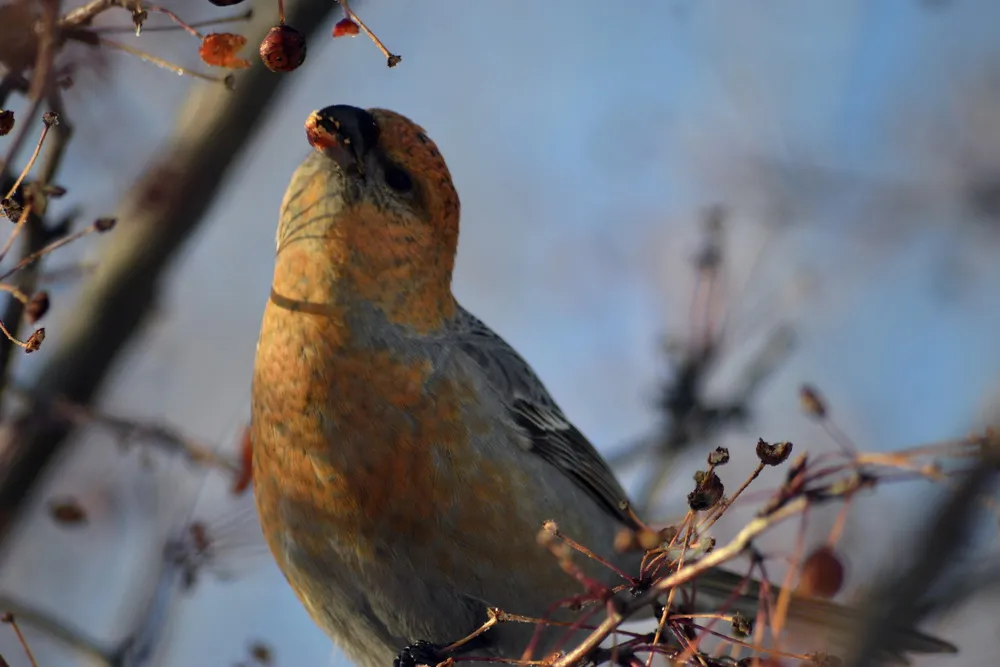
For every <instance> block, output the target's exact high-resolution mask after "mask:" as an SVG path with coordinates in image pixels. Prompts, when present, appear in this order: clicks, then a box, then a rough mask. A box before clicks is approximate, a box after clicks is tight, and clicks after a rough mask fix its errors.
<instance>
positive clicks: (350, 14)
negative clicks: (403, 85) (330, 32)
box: [339, 0, 403, 67]
mask: <svg viewBox="0 0 1000 667" xmlns="http://www.w3.org/2000/svg"><path fill="white" fill-rule="evenodd" d="M339 2H340V6H341V7H342V8H343V10H344V14H346V15H347V18H349V19H351V20H352V21H354V22H355V23H357V24H358V27H360V28H361V29H362V30H364V32H365V34H366V35H368V39H370V40H372V42H373V43H374V44H375V46H377V47H378V50H379V51H381V52H382V55H383V56H385V61H386V64H387V65H389V67H395V66H396V65H398V64H399V63H400V62H401V61H402V60H403V56H400V55H397V54H395V53H392V52H391V51H389V49H387V48H386V46H385V44H383V43H382V40H380V39H379V38H378V37H377V36H376V35H375V33H373V32H372V31H371V30H369V29H368V26H366V25H365V22H364V21H362V20H361V17H360V16H358V15H357V14H355V13H354V10H353V9H351V5H350V3H349V2H348V0H339Z"/></svg>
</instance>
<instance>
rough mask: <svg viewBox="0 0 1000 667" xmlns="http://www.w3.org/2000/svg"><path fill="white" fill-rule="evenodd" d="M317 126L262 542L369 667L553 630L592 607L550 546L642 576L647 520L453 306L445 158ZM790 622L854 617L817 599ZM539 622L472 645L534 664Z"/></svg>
mask: <svg viewBox="0 0 1000 667" xmlns="http://www.w3.org/2000/svg"><path fill="white" fill-rule="evenodd" d="M307 129H308V130H309V134H310V139H311V142H312V143H313V145H314V146H315V147H316V149H317V150H315V151H313V152H312V153H311V154H310V155H309V157H307V158H306V159H305V161H304V162H303V163H302V164H301V166H300V167H299V168H298V170H297V171H296V172H295V175H294V176H293V177H292V181H291V184H290V186H289V188H288V191H287V193H286V194H285V198H284V201H283V203H282V207H281V219H280V223H279V226H278V232H277V259H276V266H275V270H274V281H273V285H272V289H271V295H270V299H269V302H268V303H267V306H266V309H265V312H264V317H263V324H262V329H261V333H260V340H259V343H258V347H257V357H256V364H255V369H254V379H253V406H252V438H253V469H254V484H255V493H256V498H257V506H258V510H259V514H260V520H261V524H262V526H263V530H264V534H265V536H266V538H267V542H268V544H269V546H270V549H271V551H272V553H273V554H274V557H275V559H276V560H277V562H278V565H279V566H280V568H281V569H282V571H283V572H284V573H285V576H286V577H287V579H288V581H289V583H290V584H291V585H292V587H293V588H294V590H295V592H296V594H297V595H298V596H299V599H300V600H301V601H302V604H303V605H305V607H306V609H307V610H308V611H309V613H310V615H311V616H312V618H313V619H314V620H315V621H316V623H317V624H319V626H320V627H321V628H323V629H324V630H325V631H326V632H327V633H328V634H329V635H330V636H331V637H332V638H333V639H334V640H335V641H336V642H337V643H338V644H339V645H340V646H341V647H342V648H343V650H344V651H345V652H346V653H347V654H348V656H349V657H350V658H351V659H353V660H354V661H355V662H356V663H357V664H359V665H361V666H362V667H376V666H377V667H389V665H390V664H391V663H392V662H393V659H394V658H397V657H398V659H400V660H401V662H410V663H411V664H412V663H413V662H425V661H428V660H430V661H432V662H433V661H436V659H437V658H440V657H441V656H440V654H437V655H435V653H436V650H435V649H436V647H440V646H442V645H445V644H448V643H451V642H453V641H455V640H457V639H460V638H462V637H464V636H465V635H466V634H467V633H469V632H471V631H472V630H474V629H476V628H477V627H478V626H479V625H481V624H482V623H483V622H484V621H485V620H486V617H487V615H486V609H487V607H499V608H500V609H503V610H505V611H508V612H512V613H519V614H528V615H535V616H541V615H543V614H544V613H545V612H546V610H547V609H548V608H549V607H550V605H551V604H552V603H553V602H556V601H558V600H560V599H564V598H567V597H570V596H572V595H574V594H577V593H580V592H581V589H580V586H579V584H578V583H577V582H576V581H574V580H573V579H572V578H570V577H569V576H567V575H566V574H565V573H564V572H563V571H561V570H560V568H559V565H558V563H557V560H556V559H555V558H554V557H553V556H552V555H551V554H550V553H548V552H547V551H546V550H545V549H544V548H543V547H541V546H539V544H538V542H537V537H536V536H537V534H538V531H539V528H540V527H541V525H542V523H543V521H545V520H548V519H552V520H554V521H555V522H556V523H557V524H558V526H559V527H560V529H561V530H562V531H563V532H564V533H565V534H567V535H569V536H572V537H573V538H574V539H576V540H578V541H579V542H582V543H583V544H585V545H587V546H589V547H590V548H592V549H593V550H594V551H595V552H597V553H599V554H601V555H602V556H604V557H606V558H608V559H609V560H611V561H613V562H615V563H616V564H617V565H619V566H620V567H621V568H622V569H624V570H625V571H627V572H630V573H637V572H638V568H637V567H636V566H637V564H638V556H636V555H634V554H630V555H622V554H617V553H615V551H614V549H613V548H612V544H613V541H614V536H615V534H616V533H617V532H618V531H619V530H620V529H621V528H622V527H623V526H628V525H630V523H631V520H630V519H629V515H628V514H627V513H626V511H625V510H624V509H623V504H622V503H623V501H625V500H626V494H625V492H624V491H623V490H622V487H621V486H620V485H619V483H618V481H617V480H616V479H615V476H614V474H613V473H612V471H611V470H610V468H609V467H608V465H607V464H606V463H605V462H604V461H603V460H602V459H601V457H600V455H599V454H598V453H597V451H596V450H595V449H594V447H593V446H592V445H591V444H590V443H589V442H588V441H587V439H586V438H585V437H584V436H583V434H581V433H580V431H578V430H577V429H576V428H575V427H574V426H573V425H572V424H571V423H570V422H569V421H568V420H567V419H566V417H565V416H564V415H563V413H562V411H561V410H560V409H559V407H558V406H557V405H556V403H555V402H554V401H553V400H552V398H551V397H550V396H549V394H548V392H547V391H546V389H545V387H544V386H543V385H542V383H541V382H540V381H539V379H538V378H537V377H536V376H535V374H534V372H533V371H532V370H531V368H530V366H529V365H528V364H527V363H526V362H525V361H524V359H522V358H521V357H520V356H519V355H518V353H517V352H516V351H514V349H513V348H511V347H510V346H509V345H508V344H507V343H506V342H505V341H504V340H503V339H502V338H500V337H499V336H498V335H497V334H495V333H494V332H493V331H492V330H490V328H489V327H487V326H486V325H485V324H483V323H482V322H480V321H479V320H478V319H476V318H475V317H474V316H473V315H471V314H470V313H469V312H468V311H466V310H465V309H464V308H462V306H460V305H459V304H458V303H457V301H456V300H455V298H454V296H453V295H452V292H451V277H452V266H453V263H454V260H455V251H456V246H457V243H458V224H459V199H458V194H457V193H456V191H455V187H454V185H453V184H452V180H451V176H450V174H449V171H448V167H447V166H446V165H445V161H444V158H443V157H442V156H441V154H440V153H439V152H438V149H437V148H436V147H435V145H434V143H433V142H432V141H431V140H430V139H429V138H428V137H427V135H426V134H425V133H424V131H423V130H422V129H421V128H420V127H418V126H417V125H415V124H414V123H412V122H411V121H410V120H408V119H406V118H404V117H402V116H400V115H398V114H396V113H393V112H390V111H386V110H382V109H372V110H370V111H364V110H362V109H358V108H355V107H350V106H332V107H328V108H326V109H323V110H321V111H318V112H315V113H313V115H312V116H311V117H310V119H309V121H308V122H307ZM577 560H578V561H582V560H585V559H577ZM580 564H581V566H583V567H584V568H585V569H586V568H588V567H589V568H590V569H589V570H588V573H589V574H591V575H592V576H594V577H597V578H600V579H603V580H604V581H606V582H607V583H609V584H614V585H617V584H621V583H623V582H622V581H621V580H620V579H619V580H617V581H615V579H614V577H612V576H610V573H609V571H607V570H606V569H604V568H601V567H599V566H596V564H593V567H590V565H591V564H590V563H589V562H581V563H580ZM740 580H741V578H740V577H739V576H737V575H735V574H732V573H729V572H727V571H724V570H718V571H712V572H710V573H709V574H708V575H707V576H705V577H702V578H701V579H700V580H699V583H698V595H697V599H699V600H702V599H706V598H707V599H709V600H715V601H716V604H718V603H719V601H720V600H725V599H727V598H728V597H729V595H730V593H731V592H732V591H733V590H734V589H735V588H736V587H737V585H738V584H739V582H740ZM755 601H756V597H755V596H752V595H749V594H747V595H744V597H743V598H741V599H740V600H739V601H738V602H741V603H743V604H742V606H743V607H744V608H748V609H749V613H751V614H752V613H753V609H754V608H755V607H754V603H755ZM791 615H792V616H793V617H797V618H800V619H804V620H806V621H810V622H813V623H816V624H819V625H827V626H837V625H838V624H839V625H841V626H843V625H844V624H845V621H846V620H847V619H848V618H849V617H850V615H849V614H848V613H847V612H844V611H843V610H842V608H840V607H837V606H836V605H833V604H830V603H824V602H818V601H806V600H795V601H794V603H793V605H792V609H791ZM533 629H534V628H533V627H532V626H531V625H528V624H521V623H506V624H500V625H498V626H496V627H494V628H493V629H491V630H490V631H489V632H487V633H485V634H484V635H482V636H481V638H480V641H479V642H477V643H474V644H473V645H472V646H470V647H469V649H470V651H469V652H470V654H479V655H487V656H498V655H499V656H506V657H514V658H516V657H518V656H520V655H521V652H522V650H523V649H524V647H525V646H526V644H527V643H528V640H529V638H530V635H531V633H532V631H533ZM909 639H910V645H909V647H908V648H910V649H911V650H917V651H932V652H934V651H945V650H949V649H951V647H950V645H948V644H945V643H944V642H940V641H938V640H935V639H933V638H930V637H928V636H926V635H922V634H919V633H913V634H912V635H911V636H910V637H909ZM536 655H537V654H536Z"/></svg>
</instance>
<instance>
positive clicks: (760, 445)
mask: <svg viewBox="0 0 1000 667" xmlns="http://www.w3.org/2000/svg"><path fill="white" fill-rule="evenodd" d="M791 454H792V443H790V442H776V443H774V444H773V445H772V444H770V443H768V442H765V441H764V439H763V438H759V439H758V440H757V458H758V459H760V462H761V463H763V464H764V465H767V466H778V465H781V464H782V463H784V462H785V461H786V460H787V459H788V457H789V456H791Z"/></svg>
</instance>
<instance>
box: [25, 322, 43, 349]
mask: <svg viewBox="0 0 1000 667" xmlns="http://www.w3.org/2000/svg"><path fill="white" fill-rule="evenodd" d="M44 340H45V329H44V328H42V329H35V333H33V334H31V335H30V336H28V340H26V341H24V353H25V354H31V353H32V352H36V351H37V350H38V348H40V347H41V346H42V341H44Z"/></svg>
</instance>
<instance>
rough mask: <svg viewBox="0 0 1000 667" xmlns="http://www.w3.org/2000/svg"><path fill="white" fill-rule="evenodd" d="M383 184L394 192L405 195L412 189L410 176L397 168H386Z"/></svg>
mask: <svg viewBox="0 0 1000 667" xmlns="http://www.w3.org/2000/svg"><path fill="white" fill-rule="evenodd" d="M385 184H386V185H388V186H389V187H390V188H392V189H393V190H395V191H396V192H402V193H407V192H409V191H410V190H412V189H413V181H412V180H410V175H409V174H407V173H406V172H405V171H403V170H402V169H400V168H399V167H392V166H390V167H388V168H386V170H385Z"/></svg>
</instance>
